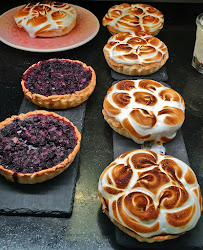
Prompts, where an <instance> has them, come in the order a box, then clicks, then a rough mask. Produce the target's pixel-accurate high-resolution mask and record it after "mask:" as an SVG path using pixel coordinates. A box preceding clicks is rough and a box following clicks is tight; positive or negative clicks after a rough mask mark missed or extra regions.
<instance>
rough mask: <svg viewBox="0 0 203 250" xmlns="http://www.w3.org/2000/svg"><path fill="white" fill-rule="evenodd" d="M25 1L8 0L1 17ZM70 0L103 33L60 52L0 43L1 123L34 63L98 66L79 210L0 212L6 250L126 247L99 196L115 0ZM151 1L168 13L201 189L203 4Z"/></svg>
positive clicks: (173, 80) (105, 157) (175, 74)
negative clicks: (198, 38) (202, 30)
mask: <svg viewBox="0 0 203 250" xmlns="http://www.w3.org/2000/svg"><path fill="white" fill-rule="evenodd" d="M24 3H25V2H23V1H18V2H16V1H14V0H13V1H11V0H10V1H3V5H2V4H1V9H0V14H3V13H4V12H5V11H7V10H9V9H11V8H13V7H17V6H18V5H21V4H24ZM69 3H73V4H75V5H79V6H82V7H84V8H86V9H88V10H90V11H91V12H92V13H94V14H95V15H96V16H97V18H98V20H99V22H100V30H99V32H98V34H97V35H96V37H95V38H94V39H93V40H91V41H90V42H88V43H86V44H85V45H82V46H80V47H78V48H75V49H72V50H67V51H63V52H56V53H34V52H28V51H22V50H18V49H15V48H12V47H9V46H7V45H5V44H4V43H2V42H0V106H1V111H0V121H3V120H4V119H5V118H7V117H10V116H11V115H14V114H15V115H16V114H18V111H19V108H20V105H21V103H22V100H23V92H22V89H21V85H20V81H21V77H22V74H23V73H24V71H25V70H26V69H27V68H28V67H29V66H30V65H32V64H33V63H36V62H38V61H41V60H45V59H49V58H69V59H77V60H80V61H83V62H85V63H86V64H87V65H91V66H92V67H93V68H94V70H95V72H96V75H97V85H96V88H95V91H94V92H93V94H92V95H91V96H90V98H89V100H88V101H87V108H86V115H85V120H84V129H83V137H82V143H81V150H80V163H79V172H78V178H77V183H76V192H75V199H74V206H73V212H72V215H71V216H70V218H54V217H36V216H23V215H22V216H5V215H0V224H1V228H0V242H1V243H0V249H123V248H121V247H119V246H118V245H117V243H116V240H115V233H114V232H115V228H114V225H113V224H112V223H111V222H110V220H109V219H108V218H107V216H106V215H105V214H103V213H102V210H101V204H100V201H99V199H98V195H97V183H98V179H99V176H100V174H101V172H102V171H103V170H104V168H105V167H106V166H108V164H109V163H110V162H111V161H112V160H113V145H112V130H111V128H110V127H109V126H108V124H107V123H106V122H105V121H104V119H103V115H102V113H101V110H102V105H103V99H104V96H105V95H106V92H107V90H108V88H109V87H110V86H111V84H112V82H113V81H114V80H113V79H112V77H111V70H110V68H109V67H108V65H107V63H106V61H105V59H104V56H103V50H102V49H103V47H104V45H105V44H106V42H107V40H108V38H109V37H110V33H109V32H108V31H107V29H106V27H103V26H102V25H101V20H102V18H103V16H104V15H105V13H106V12H107V10H108V9H109V7H111V6H112V5H114V4H116V2H115V1H112V2H111V1H106V2H105V1H96V2H94V1H69ZM148 3H150V4H151V5H153V6H154V7H157V8H158V9H159V10H160V11H162V12H163V14H164V16H165V24H164V28H163V30H162V31H161V32H160V34H159V35H158V38H160V39H161V40H162V41H163V42H164V43H165V44H166V45H167V47H168V50H169V59H168V61H167V63H166V68H167V73H168V81H167V83H168V84H169V85H170V86H171V87H172V88H173V89H175V90H176V91H178V92H179V93H180V94H181V95H182V96H183V98H184V100H185V103H186V119H185V122H184V124H183V126H182V134H183V138H184V141H185V145H186V149H187V153H188V158H189V162H190V166H191V167H192V168H193V170H194V172H195V173H196V175H197V178H198V181H199V184H200V186H201V189H202V188H203V105H202V103H203V75H201V74H200V73H198V72H197V71H196V70H195V69H194V68H193V67H192V66H191V61H192V55H193V49H194V43H195V31H196V24H195V19H196V16H197V15H198V14H200V13H201V12H203V4H199V3H196V4H189V3H188V4H184V5H182V4H180V3H158V2H156V3H153V2H148ZM17 4H18V5H17ZM200 105H201V106H200ZM191 106H192V108H191ZM0 181H1V179H0ZM33 188H34V187H33ZM202 190H203V189H202ZM180 240H181V238H180ZM174 249H175V248H174Z"/></svg>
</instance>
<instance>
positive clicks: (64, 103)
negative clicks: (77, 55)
mask: <svg viewBox="0 0 203 250" xmlns="http://www.w3.org/2000/svg"><path fill="white" fill-rule="evenodd" d="M49 60H50V61H51V60H54V59H49ZM60 60H62V61H68V62H73V63H80V64H82V66H83V68H85V69H87V70H88V69H89V70H91V72H92V77H91V80H90V82H89V84H88V86H87V87H86V88H84V89H82V90H80V91H76V92H75V93H73V94H67V95H51V96H47V97H46V96H44V95H41V94H33V93H31V92H30V91H29V89H27V88H26V86H25V81H24V79H22V81H21V85H22V89H23V92H24V95H25V97H26V98H27V99H28V100H30V101H31V102H32V103H34V104H35V105H37V106H40V107H44V108H48V109H67V108H71V107H75V106H78V105H80V104H82V103H83V102H85V101H86V100H87V99H88V98H89V96H90V95H91V94H92V92H93V91H94V88H95V85H96V74H95V71H94V70H93V68H92V67H91V66H87V65H86V64H85V63H83V62H81V61H79V60H70V59H60ZM38 63H40V62H38ZM38 63H36V64H33V65H32V66H30V67H29V68H28V69H27V70H26V71H25V72H24V74H23V75H25V74H26V73H27V72H28V70H30V69H31V68H34V67H35V65H37V64H38Z"/></svg>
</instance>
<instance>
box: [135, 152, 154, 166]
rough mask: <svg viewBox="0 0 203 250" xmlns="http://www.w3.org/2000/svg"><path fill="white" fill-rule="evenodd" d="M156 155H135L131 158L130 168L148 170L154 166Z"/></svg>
mask: <svg viewBox="0 0 203 250" xmlns="http://www.w3.org/2000/svg"><path fill="white" fill-rule="evenodd" d="M156 161H157V154H156V153H154V154H153V153H152V154H148V153H137V154H134V155H133V156H132V157H131V162H132V166H133V167H134V168H135V169H142V168H148V167H151V166H156V165H157V163H156Z"/></svg>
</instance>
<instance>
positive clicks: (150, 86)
mask: <svg viewBox="0 0 203 250" xmlns="http://www.w3.org/2000/svg"><path fill="white" fill-rule="evenodd" d="M138 86H139V88H141V89H147V90H149V91H152V92H154V91H155V90H156V89H157V88H160V87H162V85H161V84H160V83H159V82H157V81H153V80H150V79H144V80H141V81H140V82H139V84H138Z"/></svg>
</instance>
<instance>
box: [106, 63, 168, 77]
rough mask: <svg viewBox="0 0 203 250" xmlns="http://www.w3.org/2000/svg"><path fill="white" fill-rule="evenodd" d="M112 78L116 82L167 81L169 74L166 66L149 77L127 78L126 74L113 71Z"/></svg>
mask: <svg viewBox="0 0 203 250" xmlns="http://www.w3.org/2000/svg"><path fill="white" fill-rule="evenodd" d="M111 77H112V78H113V79H115V80H119V81H120V80H136V79H152V80H155V81H167V80H168V74H167V70H166V65H164V66H163V67H161V68H160V69H159V70H158V71H157V72H155V73H153V74H151V75H147V76H127V75H124V74H120V73H118V72H116V71H114V70H113V69H112V70H111Z"/></svg>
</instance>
